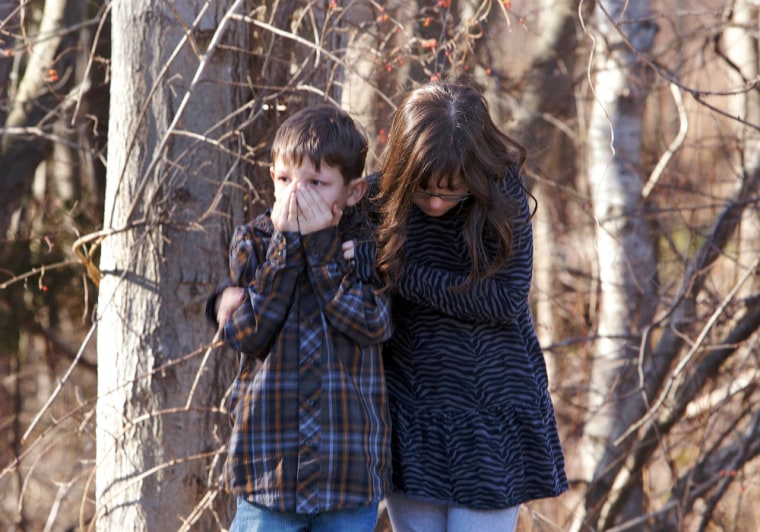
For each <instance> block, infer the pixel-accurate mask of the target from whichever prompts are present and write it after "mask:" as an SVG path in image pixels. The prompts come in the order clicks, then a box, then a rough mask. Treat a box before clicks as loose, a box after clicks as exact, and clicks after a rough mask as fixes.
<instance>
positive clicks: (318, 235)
mask: <svg viewBox="0 0 760 532" xmlns="http://www.w3.org/2000/svg"><path fill="white" fill-rule="evenodd" d="M301 238H302V239H303V249H304V251H305V252H306V262H308V264H309V266H319V265H322V264H325V263H327V262H336V261H342V260H344V259H343V249H342V248H341V242H340V238H339V235H338V227H337V226H330V227H326V228H325V229H321V230H319V231H315V232H314V233H309V234H308V235H302V237H301Z"/></svg>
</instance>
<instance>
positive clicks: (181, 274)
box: [95, 0, 248, 531]
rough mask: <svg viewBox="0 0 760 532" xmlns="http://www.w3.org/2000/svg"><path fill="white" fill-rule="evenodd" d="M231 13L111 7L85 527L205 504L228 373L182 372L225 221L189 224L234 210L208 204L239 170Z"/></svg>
mask: <svg viewBox="0 0 760 532" xmlns="http://www.w3.org/2000/svg"><path fill="white" fill-rule="evenodd" d="M242 3H243V2H242V1H241V0H220V1H219V2H211V3H209V2H205V1H203V0H178V1H175V2H172V3H171V4H169V3H165V2H155V1H152V0H117V1H115V2H114V3H113V6H112V14H111V17H112V24H113V41H112V61H111V75H112V81H111V104H110V109H111V111H110V113H111V115H110V130H109V137H108V138H109V150H108V167H107V187H106V188H107V190H106V206H105V221H104V231H103V234H104V235H105V238H104V240H103V242H102V252H101V262H100V270H101V274H102V280H101V282H100V292H99V299H98V318H99V322H98V342H97V343H98V404H97V465H96V475H97V480H96V505H97V507H96V510H95V520H96V524H97V528H98V529H99V530H103V531H110V530H156V531H157V530H177V529H179V528H180V527H181V525H182V520H184V519H186V518H187V516H188V515H189V514H191V513H195V514H199V513H201V514H202V513H203V512H202V511H199V510H203V508H195V507H196V506H197V505H199V501H201V498H202V497H204V494H205V495H206V499H204V501H205V503H209V502H210V501H211V500H213V496H208V492H207V490H209V489H211V490H212V492H213V488H214V485H215V484H216V480H217V475H218V468H217V469H215V468H214V467H213V466H214V464H215V463H218V462H220V461H221V460H222V459H223V455H222V453H223V445H224V443H225V439H226V435H224V434H216V433H215V431H214V430H212V427H213V426H214V424H216V425H218V426H226V423H225V422H224V419H225V416H224V414H223V413H222V412H220V411H219V408H218V405H219V404H220V400H221V397H222V395H223V393H224V390H225V388H226V386H227V385H228V384H229V383H230V382H231V381H232V378H233V365H234V364H233V363H232V362H233V359H232V357H229V358H228V359H224V358H216V359H215V358H214V357H212V358H210V359H209V360H208V361H207V363H206V366H205V367H204V368H201V369H202V370H203V371H202V373H198V372H199V365H200V363H201V358H202V357H201V356H198V355H202V354H203V352H204V350H203V348H202V346H204V344H207V343H208V341H209V340H210V339H211V336H212V334H213V331H212V330H210V329H211V328H210V327H209V326H208V324H206V323H205V319H204V315H203V306H204V303H205V298H206V297H207V296H208V295H209V293H210V292H211V290H212V288H213V286H214V284H215V283H216V281H218V280H219V278H220V277H221V276H222V275H223V274H224V273H225V272H226V271H227V268H226V260H225V253H224V246H225V245H226V241H227V239H228V234H229V224H225V223H222V222H220V221H219V220H220V219H221V218H220V217H218V216H210V217H209V216H206V217H203V216H202V215H204V213H206V214H213V213H211V212H210V210H211V209H216V210H217V211H230V210H232V211H233V212H238V213H239V212H240V209H241V207H242V201H241V200H240V198H239V197H237V196H234V195H230V194H229V193H228V192H225V193H223V194H219V195H217V192H218V191H217V189H218V187H219V185H220V182H221V181H222V180H223V178H225V176H227V177H229V175H231V174H235V172H239V170H237V167H236V159H235V157H234V151H235V150H236V149H237V148H236V144H235V143H234V142H233V140H234V139H233V140H225V138H223V135H226V134H227V133H228V132H234V131H235V130H236V123H235V121H236V120H239V119H238V118H236V117H235V116H232V115H231V113H232V112H233V111H234V110H236V108H237V107H238V106H239V105H241V104H242V102H243V99H244V95H243V94H242V92H241V91H240V89H239V88H238V87H239V86H240V85H239V84H236V83H233V82H234V81H235V80H239V79H245V71H244V70H241V67H243V68H244V67H245V62H244V61H241V57H240V54H239V52H236V51H239V50H246V49H247V48H248V42H247V39H248V38H247V35H248V32H247V31H245V28H244V27H243V26H242V25H240V23H239V22H235V21H233V20H230V19H229V18H227V17H226V15H227V14H228V12H232V11H234V10H237V11H239V7H240V6H241V4H242ZM225 190H226V189H225ZM214 198H215V202H214V204H213V205H211V202H212V199H214ZM230 200H231V201H230ZM227 201H230V203H231V205H232V206H229V205H227V204H226V202H227ZM207 211H209V212H207ZM216 355H218V353H215V356H216ZM197 373H198V374H199V375H201V377H202V378H201V380H200V383H199V386H198V387H197V388H196V389H195V392H194V396H191V391H190V390H191V386H192V385H193V382H194V380H195V377H196V374H197ZM209 470H210V471H209ZM205 503H204V504H205ZM194 508H195V509H196V511H195V512H193V509H194ZM204 519H205V520H204ZM196 522H199V523H200V529H201V530H210V529H214V528H217V527H218V524H217V523H218V521H213V520H212V518H211V517H209V514H205V518H203V517H200V518H198V517H196Z"/></svg>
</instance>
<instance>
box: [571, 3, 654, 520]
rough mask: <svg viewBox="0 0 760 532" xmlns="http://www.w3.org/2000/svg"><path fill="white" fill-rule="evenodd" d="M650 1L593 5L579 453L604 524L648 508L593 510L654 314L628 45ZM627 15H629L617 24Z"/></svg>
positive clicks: (638, 46) (644, 35)
mask: <svg viewBox="0 0 760 532" xmlns="http://www.w3.org/2000/svg"><path fill="white" fill-rule="evenodd" d="M650 9H651V8H650V2H649V1H647V0H640V1H638V2H628V1H625V0H615V1H609V2H605V4H604V5H601V4H597V6H596V9H595V14H594V22H595V24H596V27H597V33H596V34H595V38H596V41H595V49H594V72H595V75H594V77H593V80H592V83H593V91H594V100H595V101H594V102H593V106H592V109H591V116H590V119H589V144H588V172H589V179H590V183H591V192H592V202H593V211H594V217H595V219H596V221H597V227H596V249H597V253H598V262H599V283H600V285H599V286H600V307H601V308H600V313H599V319H598V334H599V340H597V343H596V347H595V353H594V359H593V363H592V364H593V365H592V368H591V377H590V383H589V392H588V399H587V402H588V417H587V420H586V423H585V427H584V433H583V436H582V439H581V461H582V467H583V474H584V476H585V479H586V480H587V481H588V482H589V483H590V487H589V490H588V493H587V495H586V508H585V510H586V512H588V513H589V516H588V519H589V522H590V523H593V524H592V526H593V527H594V528H596V527H601V528H600V529H604V528H605V527H606V526H609V525H610V524H611V523H614V522H617V521H618V520H619V519H620V518H622V519H626V517H627V516H634V515H641V511H642V508H641V502H642V501H641V497H640V496H639V497H636V496H635V494H633V493H632V494H631V496H630V497H629V498H628V501H627V506H626V508H623V509H621V515H620V516H613V515H603V516H600V515H598V513H596V512H598V510H599V504H600V503H601V501H603V500H604V498H605V496H606V495H607V494H608V491H609V488H610V485H611V482H612V478H613V476H614V471H615V470H616V469H618V468H619V467H620V465H621V464H620V463H619V461H618V458H619V457H620V456H621V455H622V452H623V449H622V448H620V447H616V446H614V445H613V443H612V442H613V441H614V440H615V439H616V438H617V437H618V436H619V435H620V434H622V433H623V431H624V430H625V429H626V428H627V427H628V426H629V425H630V423H632V422H633V421H634V419H625V418H624V417H623V416H621V412H622V411H623V409H622V405H624V404H626V403H630V402H638V401H640V400H641V396H640V394H639V393H638V392H637V390H638V385H639V383H638V377H637V372H636V368H637V365H636V362H637V359H638V356H639V352H640V351H641V352H642V353H646V345H642V331H641V327H642V325H643V324H648V323H650V322H651V319H652V317H653V313H654V308H655V305H656V301H657V298H656V294H657V292H656V289H655V281H656V279H655V275H656V257H655V243H654V242H653V241H652V237H651V236H650V235H651V233H650V231H649V226H648V224H647V219H646V211H645V208H644V203H643V201H642V188H643V187H642V181H643V180H642V176H641V174H640V171H639V168H640V158H641V153H640V151H641V131H642V119H643V110H644V103H645V100H646V95H647V87H646V86H645V84H644V83H643V82H642V83H631V80H633V79H636V80H644V79H646V76H645V75H642V70H643V69H644V68H645V67H644V65H643V64H642V63H641V61H640V59H639V58H638V56H637V55H636V54H634V53H633V52H632V51H631V50H630V49H629V48H628V44H630V45H632V46H633V48H635V50H637V51H638V52H639V53H646V52H647V51H648V50H649V49H650V48H651V45H652V41H653V39H654V35H655V33H656V27H655V26H654V25H653V23H651V22H650V21H651V18H650ZM621 20H625V21H626V23H625V24H624V25H619V24H618V23H619V22H620V21H621ZM621 28H624V29H625V38H626V39H627V41H628V42H625V41H624V39H623V34H621V33H620V32H621ZM613 133H614V135H613ZM639 495H640V491H639ZM579 516H580V512H579ZM602 523H604V525H602ZM575 525H576V527H578V526H579V521H576V523H575Z"/></svg>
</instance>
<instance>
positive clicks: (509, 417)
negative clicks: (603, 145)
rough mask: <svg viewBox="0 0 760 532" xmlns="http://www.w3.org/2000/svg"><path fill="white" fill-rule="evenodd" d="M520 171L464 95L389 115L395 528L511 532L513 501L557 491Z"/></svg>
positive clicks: (557, 464) (462, 90)
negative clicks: (533, 314)
mask: <svg viewBox="0 0 760 532" xmlns="http://www.w3.org/2000/svg"><path fill="white" fill-rule="evenodd" d="M523 162H524V149H523V148H522V147H521V146H520V145H519V144H517V143H516V142H514V141H512V140H511V139H510V138H509V137H507V136H506V135H505V134H504V133H502V132H501V131H500V130H499V129H498V128H497V127H496V125H495V124H494V122H493V121H492V119H491V117H490V116H489V112H488V107H487V104H486V101H485V100H484V99H483V97H482V96H481V95H480V93H479V92H478V91H476V90H475V89H473V88H470V87H467V86H463V85H447V84H441V83H435V84H430V85H426V86H423V87H421V88H418V89H416V90H414V91H412V92H410V93H409V94H407V95H406V97H405V98H404V99H403V101H402V102H401V105H400V107H399V108H398V110H397V111H396V113H395V115H394V119H393V124H392V126H391V130H390V134H389V136H388V144H387V146H386V151H385V153H384V156H383V165H382V176H381V178H380V185H379V186H380V190H379V195H378V200H379V203H378V205H379V210H380V226H379V228H378V246H379V247H378V266H379V268H380V272H381V273H382V275H383V276H384V278H385V281H386V283H387V285H388V286H389V287H390V290H391V291H392V294H393V305H392V309H393V325H394V333H393V336H392V338H391V339H390V340H389V341H388V342H386V344H385V345H384V348H383V356H384V361H385V368H386V380H387V383H388V392H389V399H390V407H391V419H392V432H393V436H392V456H393V468H392V469H393V484H394V493H393V494H392V495H391V496H390V497H389V499H388V501H387V503H388V510H389V515H390V519H391V523H392V524H393V528H394V530H395V531H397V532H407V531H430V532H441V531H447V530H448V531H450V532H453V531H464V530H478V531H488V530H493V531H499V532H503V531H505V530H506V531H509V530H514V529H515V525H516V522H517V514H518V510H519V505H520V504H521V503H523V502H526V501H529V500H532V499H538V498H542V497H552V496H557V495H559V494H560V493H562V492H563V491H565V490H566V489H567V480H566V478H565V470H564V458H563V454H562V448H561V445H560V441H559V436H558V433H557V425H556V421H555V417H554V408H553V406H552V402H551V398H550V397H549V391H548V383H547V376H546V366H545V362H544V358H543V352H542V350H541V347H540V346H539V344H538V340H537V338H536V334H535V331H534V327H533V322H532V319H531V314H530V307H529V305H528V291H529V289H530V284H531V274H532V261H533V247H532V246H533V244H532V232H531V225H530V218H531V212H530V209H529V206H528V200H527V197H528V194H527V193H526V190H525V188H524V185H523V182H522V178H521V176H520V169H521V167H522V164H523Z"/></svg>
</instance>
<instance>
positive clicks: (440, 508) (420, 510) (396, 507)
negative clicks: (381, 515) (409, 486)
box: [386, 493, 520, 532]
mask: <svg viewBox="0 0 760 532" xmlns="http://www.w3.org/2000/svg"><path fill="white" fill-rule="evenodd" d="M386 503H387V505H388V517H390V519H391V525H393V530H394V532H512V531H514V530H515V527H516V526H517V517H518V514H519V513H520V506H512V507H511V508H506V509H504V510H470V509H469V508H461V507H458V506H446V505H443V504H436V503H433V502H425V501H419V500H416V499H411V498H409V497H406V496H405V495H403V494H401V493H393V494H392V495H391V496H390V497H388V499H387V500H386Z"/></svg>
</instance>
